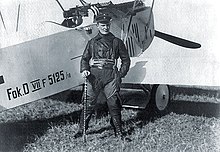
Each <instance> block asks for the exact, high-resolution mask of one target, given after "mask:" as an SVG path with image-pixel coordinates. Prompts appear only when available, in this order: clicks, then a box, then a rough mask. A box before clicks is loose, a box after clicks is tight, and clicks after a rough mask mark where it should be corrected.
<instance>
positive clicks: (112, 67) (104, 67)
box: [91, 64, 114, 69]
mask: <svg viewBox="0 0 220 152" xmlns="http://www.w3.org/2000/svg"><path fill="white" fill-rule="evenodd" d="M91 67H92V68H99V69H114V65H113V64H104V65H101V64H94V65H91Z"/></svg>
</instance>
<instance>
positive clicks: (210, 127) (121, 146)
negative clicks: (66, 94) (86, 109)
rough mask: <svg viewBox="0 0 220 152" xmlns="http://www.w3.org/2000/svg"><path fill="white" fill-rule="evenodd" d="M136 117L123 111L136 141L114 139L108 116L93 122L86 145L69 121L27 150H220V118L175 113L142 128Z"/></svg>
mask: <svg viewBox="0 0 220 152" xmlns="http://www.w3.org/2000/svg"><path fill="white" fill-rule="evenodd" d="M134 115H135V112H134V111H132V110H124V111H123V118H124V121H125V122H126V123H125V126H124V128H125V130H126V131H127V132H130V135H129V137H130V138H131V139H132V142H129V143H127V142H125V141H121V140H120V139H117V138H115V137H114V135H113V130H112V129H111V127H110V124H109V122H108V117H104V118H102V119H100V120H98V121H97V122H95V121H94V120H93V121H91V123H90V128H89V130H88V135H87V143H86V144H84V143H83V139H82V138H78V139H74V137H73V136H74V134H75V133H76V130H77V125H76V124H73V123H71V122H69V123H67V124H62V125H56V126H51V128H50V129H49V130H48V131H47V132H46V133H45V134H44V135H43V136H41V137H37V138H36V141H35V142H34V143H30V144H27V145H26V147H25V150H24V151H26V152H30V151H39V152H42V151H51V152H52V151H56V152H59V151H76V152H78V151H86V152H87V151H91V152H93V151H98V152H99V151H100V152H104V151H112V152H115V151H126V152H133V151H135V152H139V151H142V152H145V151H149V152H161V151H163V152H172V151H173V152H177V151H189V152H192V151H193V152H195V151H196V152H197V151H198V152H203V151H204V152H206V151H209V152H210V151H211V152H218V151H220V132H219V129H220V120H219V119H216V118H205V117H195V116H189V115H177V114H175V113H171V114H169V115H166V116H164V117H162V118H159V119H157V120H155V121H154V122H149V123H147V124H146V125H144V126H142V127H141V128H140V127H139V126H138V125H136V123H135V122H134V121H129V120H130V119H131V118H132V117H133V116H134Z"/></svg>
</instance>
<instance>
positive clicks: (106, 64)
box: [90, 59, 115, 69]
mask: <svg viewBox="0 0 220 152" xmlns="http://www.w3.org/2000/svg"><path fill="white" fill-rule="evenodd" d="M90 66H91V67H93V68H99V69H114V67H115V61H114V60H111V59H92V60H91V62H90Z"/></svg>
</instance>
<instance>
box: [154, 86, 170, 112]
mask: <svg viewBox="0 0 220 152" xmlns="http://www.w3.org/2000/svg"><path fill="white" fill-rule="evenodd" d="M150 104H151V108H152V110H153V111H154V112H155V114H156V115H158V116H163V115H165V114H167V113H169V105H170V88H169V86H168V85H165V84H156V85H153V87H152V90H151V99H150Z"/></svg>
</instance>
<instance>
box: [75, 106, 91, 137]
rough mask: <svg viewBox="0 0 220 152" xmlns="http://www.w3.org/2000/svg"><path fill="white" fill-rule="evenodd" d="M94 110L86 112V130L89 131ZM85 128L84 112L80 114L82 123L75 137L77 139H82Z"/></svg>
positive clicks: (89, 109)
mask: <svg viewBox="0 0 220 152" xmlns="http://www.w3.org/2000/svg"><path fill="white" fill-rule="evenodd" d="M92 114H93V110H92V108H88V109H87V111H86V120H85V121H86V122H85V129H86V130H87V129H88V128H89V121H90V119H91V117H92ZM83 127H84V112H83V111H82V112H81V114H80V122H79V129H78V131H77V133H76V134H75V135H74V137H75V138H78V137H82V136H83V129H84V128H83Z"/></svg>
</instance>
